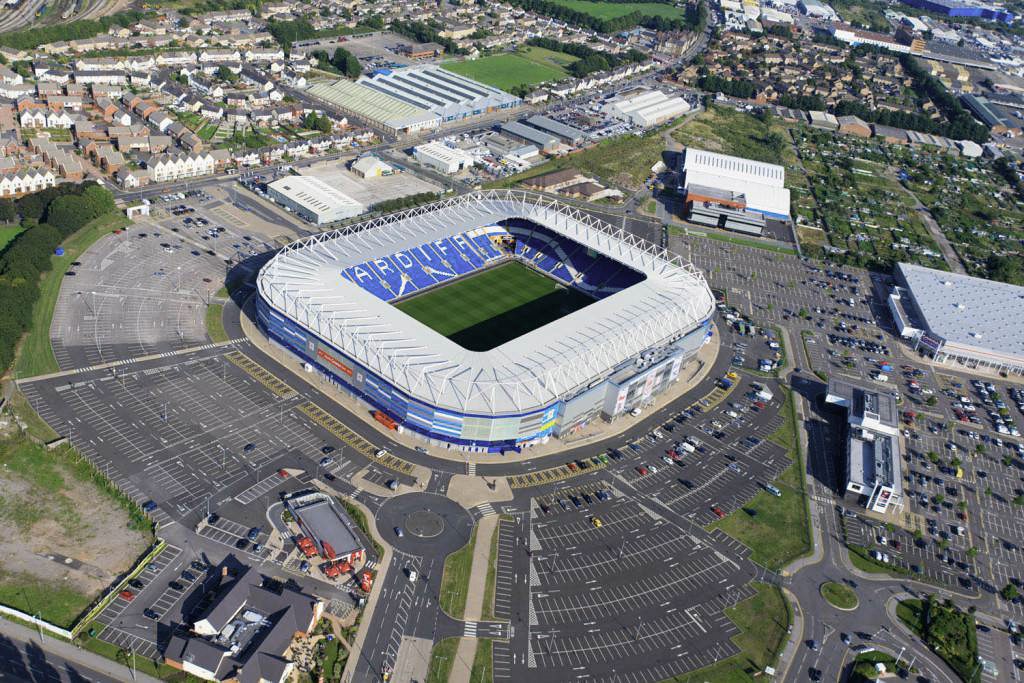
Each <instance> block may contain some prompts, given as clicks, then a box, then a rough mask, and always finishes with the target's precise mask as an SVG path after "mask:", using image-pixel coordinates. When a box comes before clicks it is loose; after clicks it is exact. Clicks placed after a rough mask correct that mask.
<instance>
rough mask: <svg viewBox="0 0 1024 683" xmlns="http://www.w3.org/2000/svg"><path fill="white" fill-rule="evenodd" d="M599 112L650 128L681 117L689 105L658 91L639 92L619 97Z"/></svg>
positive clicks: (688, 108) (681, 99) (682, 100)
mask: <svg viewBox="0 0 1024 683" xmlns="http://www.w3.org/2000/svg"><path fill="white" fill-rule="evenodd" d="M601 111H602V112H604V113H605V114H608V115H609V116H614V117H615V118H617V119H619V120H620V121H629V122H630V123H632V124H633V125H634V126H640V127H642V128H650V127H651V126H657V125H658V124H660V123H664V122H665V121H670V120H672V119H674V118H676V117H678V116H682V115H683V114H685V113H686V112H688V111H690V104H689V103H688V102H687V101H686V100H684V99H683V98H682V97H669V96H668V95H666V94H665V93H663V92H661V91H660V90H640V91H634V92H632V93H628V94H625V95H619V96H618V97H616V98H615V99H613V100H611V101H610V102H608V104H606V105H604V106H603V107H602V108H601Z"/></svg>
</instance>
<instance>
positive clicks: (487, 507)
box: [473, 503, 498, 518]
mask: <svg viewBox="0 0 1024 683" xmlns="http://www.w3.org/2000/svg"><path fill="white" fill-rule="evenodd" d="M473 509H474V510H476V511H477V514H479V515H480V517H481V518H483V517H492V516H494V515H496V514H498V512H497V511H496V510H495V509H494V508H493V507H492V506H491V504H490V503H480V504H479V505H477V506H476V507H475V508H473Z"/></svg>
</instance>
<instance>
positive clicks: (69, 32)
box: [0, 10, 149, 50]
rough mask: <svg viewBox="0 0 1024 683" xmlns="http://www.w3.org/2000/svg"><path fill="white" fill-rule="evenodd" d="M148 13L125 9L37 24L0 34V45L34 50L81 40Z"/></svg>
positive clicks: (137, 19) (126, 26)
mask: <svg viewBox="0 0 1024 683" xmlns="http://www.w3.org/2000/svg"><path fill="white" fill-rule="evenodd" d="M148 15H149V13H147V12H138V11H135V10H126V11H124V12H118V13H116V14H111V15H110V16H106V17H100V18H99V19H80V20H78V21H69V22H65V23H61V24H54V25H52V26H38V27H36V28H29V29H25V30H23V31H11V32H10V33H3V34H0V45H5V46H7V47H10V48H14V49H15V50H34V49H35V48H37V47H39V46H40V45H45V44H46V43H53V42H56V41H58V40H83V39H85V38H93V37H95V36H98V35H99V34H101V33H106V32H107V31H108V30H110V27H111V26H123V27H124V28H128V27H129V26H131V25H133V24H135V23H138V22H139V21H140V20H142V19H144V18H146V17H147V16H148Z"/></svg>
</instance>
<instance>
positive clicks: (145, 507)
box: [142, 500, 156, 512]
mask: <svg viewBox="0 0 1024 683" xmlns="http://www.w3.org/2000/svg"><path fill="white" fill-rule="evenodd" d="M142 509H143V510H144V511H145V512H152V511H153V510H156V503H154V502H153V501H151V500H147V501H146V502H145V503H143V504H142Z"/></svg>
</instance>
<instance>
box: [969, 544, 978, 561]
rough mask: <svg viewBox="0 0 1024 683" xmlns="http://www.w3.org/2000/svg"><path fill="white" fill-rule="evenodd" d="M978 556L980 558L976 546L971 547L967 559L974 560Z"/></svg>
mask: <svg viewBox="0 0 1024 683" xmlns="http://www.w3.org/2000/svg"><path fill="white" fill-rule="evenodd" d="M977 556H978V549H977V548H975V547H974V546H971V547H970V548H968V549H967V557H970V558H971V559H973V558H975V557H977Z"/></svg>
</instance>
